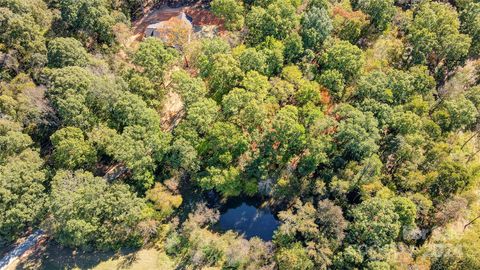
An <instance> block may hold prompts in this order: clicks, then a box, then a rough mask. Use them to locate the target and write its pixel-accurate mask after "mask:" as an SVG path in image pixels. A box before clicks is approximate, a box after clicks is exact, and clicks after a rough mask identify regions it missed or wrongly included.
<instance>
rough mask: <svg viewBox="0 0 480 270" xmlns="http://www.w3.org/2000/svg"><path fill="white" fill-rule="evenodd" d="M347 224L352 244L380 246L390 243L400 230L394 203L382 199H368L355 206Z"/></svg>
mask: <svg viewBox="0 0 480 270" xmlns="http://www.w3.org/2000/svg"><path fill="white" fill-rule="evenodd" d="M351 216H352V218H353V221H352V223H350V225H349V235H348V239H349V241H350V242H351V243H353V244H358V245H362V244H364V245H367V246H368V247H374V248H381V247H383V246H385V245H388V244H391V243H393V242H394V241H395V239H396V238H397V237H398V234H399V232H400V225H401V224H400V220H399V216H398V214H397V213H396V212H395V205H394V204H393V203H392V202H390V201H388V200H384V199H378V198H374V199H370V200H367V201H364V202H362V203H361V204H360V205H358V206H357V207H355V208H354V209H353V210H352V212H351Z"/></svg>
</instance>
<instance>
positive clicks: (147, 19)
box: [131, 2, 224, 41]
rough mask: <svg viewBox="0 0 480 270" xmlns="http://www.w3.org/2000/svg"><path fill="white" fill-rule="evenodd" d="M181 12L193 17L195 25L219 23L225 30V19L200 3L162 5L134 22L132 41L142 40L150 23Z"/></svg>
mask: <svg viewBox="0 0 480 270" xmlns="http://www.w3.org/2000/svg"><path fill="white" fill-rule="evenodd" d="M181 12H185V14H187V15H188V16H190V17H191V18H192V19H193V22H192V24H193V26H194V27H195V26H204V25H217V26H218V27H219V30H224V28H223V21H222V20H221V19H220V18H218V17H216V16H215V15H213V14H212V12H210V11H209V10H207V9H205V7H204V6H203V5H202V4H201V2H200V3H197V4H193V5H190V6H184V7H179V8H171V7H167V6H164V7H160V8H152V9H151V10H150V11H148V12H147V13H146V14H145V15H144V16H143V17H142V18H140V19H138V20H136V21H134V22H133V23H132V29H133V36H132V37H131V39H132V41H140V40H142V38H143V34H144V32H145V29H146V28H147V26H148V25H150V24H154V23H158V22H160V21H166V20H168V19H170V18H172V17H174V16H178V15H179V14H180V13H181Z"/></svg>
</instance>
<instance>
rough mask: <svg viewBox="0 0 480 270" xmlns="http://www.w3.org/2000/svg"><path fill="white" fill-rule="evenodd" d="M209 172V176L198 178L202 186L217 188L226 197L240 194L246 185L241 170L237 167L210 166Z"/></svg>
mask: <svg viewBox="0 0 480 270" xmlns="http://www.w3.org/2000/svg"><path fill="white" fill-rule="evenodd" d="M207 173H208V174H207V176H204V177H202V178H199V179H198V181H199V183H200V186H201V187H202V188H204V189H216V190H217V191H218V192H220V193H221V194H222V195H223V196H224V197H234V196H238V195H240V194H241V192H242V190H243V188H244V187H245V183H244V182H243V181H242V179H241V177H240V171H239V170H238V169H237V168H235V167H229V168H227V169H219V168H215V167H208V168H207Z"/></svg>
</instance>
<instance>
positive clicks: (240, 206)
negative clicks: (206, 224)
mask: <svg viewBox="0 0 480 270" xmlns="http://www.w3.org/2000/svg"><path fill="white" fill-rule="evenodd" d="M218 225H219V227H220V229H221V230H224V231H226V230H233V231H236V232H238V233H240V234H243V235H244V236H245V238H247V239H250V238H252V237H254V236H257V237H259V238H261V239H263V240H265V241H270V240H272V237H273V233H274V231H275V230H276V229H277V227H278V225H279V222H278V220H277V219H276V217H275V215H274V214H273V213H272V212H271V211H270V209H269V208H266V207H261V206H260V205H257V204H256V203H252V202H246V201H234V202H229V203H227V204H226V205H224V207H222V209H221V215H220V220H219V224H218Z"/></svg>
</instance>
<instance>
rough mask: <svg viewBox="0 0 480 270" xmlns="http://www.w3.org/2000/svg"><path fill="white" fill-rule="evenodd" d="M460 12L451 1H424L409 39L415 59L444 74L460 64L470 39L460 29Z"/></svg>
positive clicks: (417, 11)
mask: <svg viewBox="0 0 480 270" xmlns="http://www.w3.org/2000/svg"><path fill="white" fill-rule="evenodd" d="M459 28H460V21H459V19H458V16H457V12H456V11H455V10H454V9H453V7H451V6H450V5H448V4H444V3H439V2H432V1H424V2H422V3H420V5H419V6H418V8H417V9H416V10H415V13H414V18H413V21H412V23H411V24H410V25H409V26H408V35H407V39H408V41H409V42H410V44H411V45H412V46H413V50H412V62H413V63H415V64H428V65H429V68H430V70H431V71H432V72H434V73H436V74H437V75H438V72H440V75H442V76H441V77H442V78H443V77H444V73H445V72H448V71H449V70H451V69H453V68H454V67H456V66H458V65H461V64H462V63H463V62H464V61H465V59H466V57H467V54H468V50H469V48H470V43H471V38H470V37H469V36H467V35H464V34H461V33H460V32H459Z"/></svg>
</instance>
